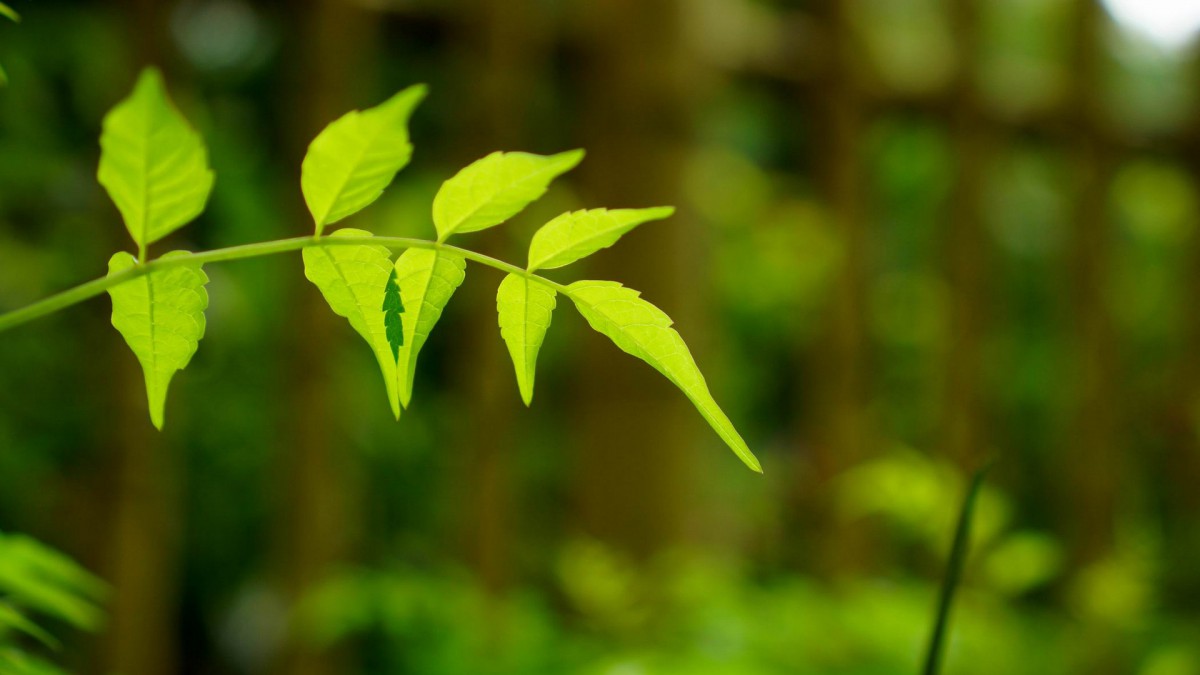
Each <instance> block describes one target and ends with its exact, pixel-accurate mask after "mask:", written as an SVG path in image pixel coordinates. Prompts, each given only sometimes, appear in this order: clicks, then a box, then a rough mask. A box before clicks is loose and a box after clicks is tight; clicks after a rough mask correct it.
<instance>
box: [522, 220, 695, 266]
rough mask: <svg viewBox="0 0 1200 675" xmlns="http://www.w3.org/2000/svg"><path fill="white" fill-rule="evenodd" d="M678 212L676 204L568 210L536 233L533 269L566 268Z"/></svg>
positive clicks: (531, 247) (531, 257) (531, 253)
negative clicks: (647, 224)
mask: <svg viewBox="0 0 1200 675" xmlns="http://www.w3.org/2000/svg"><path fill="white" fill-rule="evenodd" d="M673 213H675V209H674V207H671V206H656V207H653V208H649V209H613V210H611V211H610V210H608V209H590V210H587V211H574V212H570V213H564V214H562V215H561V216H558V217H557V218H555V219H554V220H551V221H550V222H548V223H546V224H545V225H543V226H542V227H541V229H539V230H538V231H537V232H535V233H534V234H533V240H532V241H531V242H530V243H529V271H530V272H532V271H534V270H539V269H554V268H556V267H563V266H565V265H570V264H571V263H573V262H575V261H576V260H579V259H580V258H585V257H587V256H589V255H591V254H593V253H595V252H596V251H599V250H600V249H602V248H608V247H609V246H612V245H613V244H615V243H617V240H618V239H620V238H621V235H623V234H625V233H626V232H628V231H630V230H632V229H633V228H635V227H637V226H638V225H641V224H642V223H646V222H649V221H651V220H662V219H663V218H667V217H669V216H670V215H671V214H673Z"/></svg>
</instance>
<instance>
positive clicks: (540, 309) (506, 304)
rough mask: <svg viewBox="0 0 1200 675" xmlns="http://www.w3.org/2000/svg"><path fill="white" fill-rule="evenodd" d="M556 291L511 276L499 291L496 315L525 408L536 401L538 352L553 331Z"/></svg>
mask: <svg viewBox="0 0 1200 675" xmlns="http://www.w3.org/2000/svg"><path fill="white" fill-rule="evenodd" d="M556 295H557V293H556V292H555V290H554V289H553V288H551V287H549V286H547V285H545V284H542V283H538V282H536V281H534V280H532V279H530V278H528V277H524V276H520V275H517V274H509V275H508V276H506V277H504V281H501V282H500V288H499V289H497V290H496V313H497V314H499V320H500V336H501V337H502V338H504V344H506V345H507V346H508V353H509V355H510V356H511V357H512V362H513V367H514V368H515V369H516V371H517V386H518V387H519V388H520V390H521V400H522V401H524V402H525V405H529V404H530V403H532V402H533V376H534V373H535V372H536V370H537V357H538V351H540V350H541V348H542V342H543V341H545V339H546V331H548V330H549V329H550V319H551V317H552V315H553V313H554V305H555V296H556Z"/></svg>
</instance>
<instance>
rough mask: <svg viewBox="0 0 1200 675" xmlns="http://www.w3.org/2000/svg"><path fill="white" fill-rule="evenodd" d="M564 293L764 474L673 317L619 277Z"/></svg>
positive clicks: (586, 283)
mask: <svg viewBox="0 0 1200 675" xmlns="http://www.w3.org/2000/svg"><path fill="white" fill-rule="evenodd" d="M566 295H567V297H569V298H571V300H572V301H573V302H574V303H575V307H576V308H578V309H579V313H580V314H582V315H583V318H585V319H587V322H588V323H589V324H591V326H592V328H594V329H595V330H596V331H597V332H600V333H603V334H604V335H607V336H608V337H609V339H611V340H612V341H613V343H615V344H616V345H617V346H618V347H620V348H621V350H622V351H624V352H625V353H627V354H631V355H633V356H636V357H638V358H639V359H641V360H643V361H645V362H646V363H649V364H650V365H651V366H654V368H655V370H657V371H658V372H660V373H662V374H663V375H664V376H666V378H667V379H668V380H670V381H671V382H673V383H675V386H677V387H679V389H680V390H682V391H683V393H684V394H686V395H687V397H688V398H689V399H691V401H692V403H693V404H694V405H695V406H696V409H697V410H699V411H700V414H701V415H703V416H704V419H706V420H708V423H709V424H710V425H712V428H713V429H714V430H715V431H716V432H717V435H719V436H720V437H721V439H722V440H724V441H725V443H726V444H727V445H728V446H729V447H730V449H731V450H733V452H734V454H736V455H737V456H738V457H739V458H741V460H742V461H743V462H745V463H746V466H748V467H750V468H751V469H754V470H755V471H757V472H759V473H762V466H761V465H760V464H759V463H758V459H757V458H755V456H754V453H752V452H750V448H749V447H747V446H746V442H745V441H743V440H742V437H741V435H739V434H738V432H737V429H734V428H733V423H732V422H730V421H729V418H728V417H726V416H725V413H724V412H722V411H721V408H720V406H718V405H717V402H716V400H714V399H713V397H712V394H711V393H709V391H708V384H707V383H706V382H705V381H704V376H703V375H702V374H701V373H700V368H699V367H698V366H696V361H695V359H693V358H692V353H691V352H690V351H688V348H687V345H686V344H684V342H683V338H682V337H680V336H679V333H677V332H676V331H675V330H674V329H673V328H671V324H672V321H671V318H670V317H669V316H667V315H666V314H664V313H663V311H662V310H661V309H659V308H657V307H655V306H654V305H652V304H650V303H649V302H646V301H645V300H643V299H642V298H641V297H640V296H641V294H640V293H638V292H637V291H635V290H633V289H630V288H625V287H624V286H622V285H621V284H619V283H617V282H615V281H577V282H575V283H573V284H571V285H570V286H567V291H566Z"/></svg>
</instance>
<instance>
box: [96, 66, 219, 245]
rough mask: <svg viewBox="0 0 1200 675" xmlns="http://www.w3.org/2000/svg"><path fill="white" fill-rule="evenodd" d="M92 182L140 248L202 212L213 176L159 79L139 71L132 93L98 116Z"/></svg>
mask: <svg viewBox="0 0 1200 675" xmlns="http://www.w3.org/2000/svg"><path fill="white" fill-rule="evenodd" d="M100 149H101V152H100V168H99V170H98V171H97V173H96V177H97V179H98V180H99V181H100V184H101V185H103V186H104V189H105V190H107V191H108V195H109V196H110V197H111V198H112V200H113V202H114V203H115V204H116V205H117V209H118V210H119V211H120V212H121V217H122V219H124V221H125V227H126V229H128V230H129V234H130V235H131V236H132V237H133V240H134V241H135V242H137V245H138V246H139V247H142V248H145V247H146V246H149V245H150V244H152V243H154V242H155V241H158V240H159V239H162V238H163V237H165V236H167V235H168V234H170V233H171V232H174V231H175V230H177V229H179V228H180V227H182V226H184V225H186V224H187V223H188V222H190V221H191V220H192V219H194V218H195V217H196V216H198V215H200V212H201V211H203V210H204V204H205V202H207V201H208V195H209V193H210V192H212V186H213V173H212V171H211V170H210V169H209V167H208V152H207V150H205V148H204V141H203V140H201V138H200V135H199V134H197V133H196V132H195V131H193V130H192V128H191V126H189V125H188V123H187V120H185V119H184V118H183V116H182V115H180V114H179V111H178V110H176V109H175V106H174V104H172V103H171V100H170V99H169V98H168V97H167V93H166V90H165V89H164V88H163V82H162V76H161V75H159V73H158V71H157V70H155V69H153V68H147V69H146V70H143V71H142V74H141V76H140V77H139V78H138V81H137V85H136V86H135V87H134V89H133V93H132V94H130V95H129V97H128V98H126V99H125V100H123V101H121V102H120V103H118V104H117V106H116V107H115V108H113V109H112V110H111V111H110V112H109V113H108V115H106V116H105V117H104V129H103V132H102V133H101V134H100Z"/></svg>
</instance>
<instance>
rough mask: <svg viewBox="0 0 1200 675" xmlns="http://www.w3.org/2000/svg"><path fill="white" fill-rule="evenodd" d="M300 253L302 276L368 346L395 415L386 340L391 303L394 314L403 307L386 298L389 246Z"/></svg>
mask: <svg viewBox="0 0 1200 675" xmlns="http://www.w3.org/2000/svg"><path fill="white" fill-rule="evenodd" d="M329 236H330V237H331V238H333V237H370V236H371V233H370V232H366V231H364V230H354V229H342V230H338V231H337V232H334V233H333V234H331V235H329ZM303 257H304V276H305V277H307V278H308V280H309V281H311V282H313V283H314V284H315V285H316V286H317V288H319V289H320V290H321V295H323V296H325V301H326V302H328V303H329V307H330V309H332V310H333V311H334V313H335V314H337V315H338V316H341V317H345V318H346V319H347V320H349V321H350V325H351V326H352V327H353V328H354V330H355V331H357V332H358V334H359V335H361V336H362V338H363V339H364V340H366V341H367V344H368V345H370V346H371V351H373V352H374V353H375V360H376V361H378V362H379V369H380V371H381V372H382V373H383V381H384V384H385V385H386V387H387V395H388V403H389V404H390V405H391V408H392V414H393V415H395V416H396V419H399V418H400V399H399V398H398V396H397V393H396V351H395V350H394V349H393V346H392V345H391V343H390V340H389V339H388V336H389V331H388V316H389V313H388V312H389V308H390V310H391V311H392V312H395V313H396V314H397V315H398V314H399V313H400V312H403V311H404V306H403V305H400V306H399V307H390V306H389V304H388V302H387V300H388V290H387V289H388V284H389V279H390V277H391V276H392V275H394V274H395V271H394V269H393V267H392V254H391V251H389V250H388V249H387V248H386V247H384V246H378V245H374V244H347V245H338V246H309V247H306V248H305V249H304V252H303ZM397 300H398V298H397ZM397 318H398V316H397Z"/></svg>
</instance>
